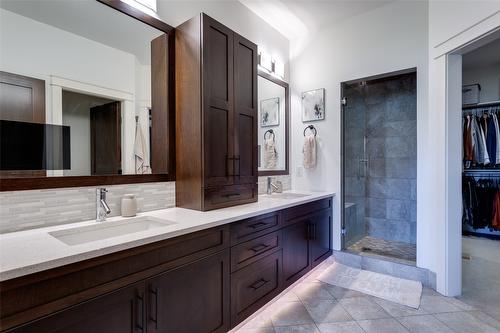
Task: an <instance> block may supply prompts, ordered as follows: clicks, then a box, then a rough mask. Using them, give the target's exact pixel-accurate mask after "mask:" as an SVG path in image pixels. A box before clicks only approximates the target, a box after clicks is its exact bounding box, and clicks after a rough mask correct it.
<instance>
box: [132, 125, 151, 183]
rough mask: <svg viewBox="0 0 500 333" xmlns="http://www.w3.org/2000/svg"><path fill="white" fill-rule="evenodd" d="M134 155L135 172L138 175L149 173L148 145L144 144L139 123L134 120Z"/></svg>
mask: <svg viewBox="0 0 500 333" xmlns="http://www.w3.org/2000/svg"><path fill="white" fill-rule="evenodd" d="M134 155H135V173H136V174H139V175H142V174H147V173H151V167H150V166H149V152H148V147H147V145H146V140H144V135H143V133H142V128H141V125H140V124H139V122H138V121H137V122H136V126H135V143H134Z"/></svg>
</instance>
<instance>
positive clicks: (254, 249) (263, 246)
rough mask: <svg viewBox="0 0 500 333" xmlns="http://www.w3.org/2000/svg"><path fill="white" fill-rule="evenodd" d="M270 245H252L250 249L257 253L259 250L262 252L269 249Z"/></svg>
mask: <svg viewBox="0 0 500 333" xmlns="http://www.w3.org/2000/svg"><path fill="white" fill-rule="evenodd" d="M270 246H271V245H269V244H259V245H257V246H254V247H252V248H251V249H250V250H252V251H253V252H255V253H257V252H260V251H262V250H265V249H267V248H268V247H270Z"/></svg>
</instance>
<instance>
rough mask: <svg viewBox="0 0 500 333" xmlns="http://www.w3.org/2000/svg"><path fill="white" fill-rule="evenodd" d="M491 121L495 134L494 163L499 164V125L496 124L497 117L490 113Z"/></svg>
mask: <svg viewBox="0 0 500 333" xmlns="http://www.w3.org/2000/svg"><path fill="white" fill-rule="evenodd" d="M492 118H493V122H494V124H495V135H496V147H497V149H496V160H495V164H500V126H499V124H498V117H497V115H496V114H493V115H492Z"/></svg>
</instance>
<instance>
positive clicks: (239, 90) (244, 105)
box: [233, 34, 258, 184]
mask: <svg viewBox="0 0 500 333" xmlns="http://www.w3.org/2000/svg"><path fill="white" fill-rule="evenodd" d="M234 36H235V37H234V117H235V122H234V140H235V143H234V156H235V160H234V163H233V164H234V169H235V171H234V173H235V176H236V177H235V179H236V182H238V183H243V184H248V183H257V164H258V161H257V158H258V156H257V153H258V152H257V45H255V44H254V43H252V42H250V41H249V40H247V39H245V38H243V37H242V36H239V35H238V34H235V35H234Z"/></svg>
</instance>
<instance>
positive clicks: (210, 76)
mask: <svg viewBox="0 0 500 333" xmlns="http://www.w3.org/2000/svg"><path fill="white" fill-rule="evenodd" d="M175 48H176V130H177V132H176V138H177V140H176V201H177V202H176V204H177V206H179V207H185V208H190V209H197V210H203V211H205V210H211V209H216V208H221V207H228V206H233V205H237V204H242V203H248V202H254V201H257V164H258V163H257V45H255V44H254V43H252V42H250V41H248V40H247V39H245V38H243V37H241V36H239V35H238V34H236V33H235V32H233V31H232V30H231V29H229V28H227V27H226V26H224V25H222V24H221V23H219V22H217V21H215V20H214V19H212V18H210V17H209V16H207V15H205V14H200V15H199V16H196V17H194V18H192V19H191V20H189V21H187V22H185V23H183V24H181V25H180V26H178V27H177V28H176V39H175Z"/></svg>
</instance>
